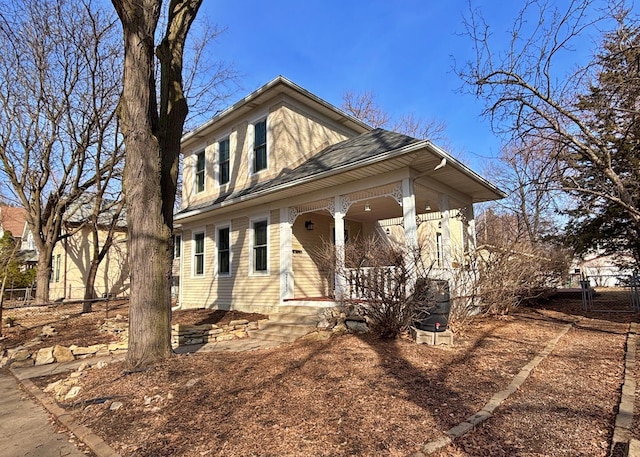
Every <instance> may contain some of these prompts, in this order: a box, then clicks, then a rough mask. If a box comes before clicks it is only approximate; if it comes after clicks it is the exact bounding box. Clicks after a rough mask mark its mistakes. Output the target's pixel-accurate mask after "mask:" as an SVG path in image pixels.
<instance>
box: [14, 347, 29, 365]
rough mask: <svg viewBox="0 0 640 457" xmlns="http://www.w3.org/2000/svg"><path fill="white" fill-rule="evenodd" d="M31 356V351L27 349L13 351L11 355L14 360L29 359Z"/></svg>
mask: <svg viewBox="0 0 640 457" xmlns="http://www.w3.org/2000/svg"><path fill="white" fill-rule="evenodd" d="M29 357H31V352H29V351H27V350H26V349H18V350H17V351H15V352H12V353H11V354H10V356H9V358H10V359H11V360H12V361H13V362H22V361H23V360H27V359H28V358H29Z"/></svg>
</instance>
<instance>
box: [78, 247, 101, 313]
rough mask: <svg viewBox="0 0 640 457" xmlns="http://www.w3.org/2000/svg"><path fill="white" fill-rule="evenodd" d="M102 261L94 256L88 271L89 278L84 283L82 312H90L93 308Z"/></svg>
mask: <svg viewBox="0 0 640 457" xmlns="http://www.w3.org/2000/svg"><path fill="white" fill-rule="evenodd" d="M99 265H100V261H99V260H98V259H96V258H94V259H93V260H92V261H91V265H90V266H89V271H88V272H87V280H86V281H85V283H84V302H82V312H83V313H90V312H91V308H92V303H93V302H92V300H93V299H94V298H96V293H95V285H96V275H97V274H98V266H99Z"/></svg>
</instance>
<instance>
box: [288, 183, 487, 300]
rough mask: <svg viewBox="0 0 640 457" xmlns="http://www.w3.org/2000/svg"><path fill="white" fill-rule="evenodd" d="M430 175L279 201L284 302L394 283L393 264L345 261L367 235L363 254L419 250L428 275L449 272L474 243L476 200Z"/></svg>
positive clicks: (358, 293) (353, 294) (354, 293)
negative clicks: (433, 182) (442, 186)
mask: <svg viewBox="0 0 640 457" xmlns="http://www.w3.org/2000/svg"><path fill="white" fill-rule="evenodd" d="M427 178H428V176H414V177H407V178H404V179H402V180H399V181H395V182H390V183H388V184H383V185H378V186H368V187H365V188H361V189H354V190H352V191H351V192H348V193H343V194H338V195H333V196H329V197H326V198H322V199H318V200H315V201H311V202H305V203H299V204H296V205H292V206H289V207H286V208H283V209H282V210H281V228H280V263H281V270H280V271H281V275H280V278H281V305H285V304H289V303H291V302H310V304H311V303H313V304H316V305H317V304H318V303H328V302H333V303H338V302H340V301H341V300H342V299H345V298H346V299H359V298H363V297H362V295H363V287H365V286H368V285H371V284H372V283H374V282H375V283H377V284H378V287H396V286H397V285H396V284H393V279H392V278H393V275H392V274H391V272H392V268H393V263H389V266H388V268H389V270H388V272H387V273H388V274H385V272H384V271H382V270H380V269H379V268H377V269H371V268H369V266H368V265H367V263H366V261H365V262H362V261H359V262H358V264H357V265H350V259H349V249H350V247H351V246H352V245H353V244H354V243H356V242H357V241H358V240H359V241H362V240H369V241H368V242H367V248H366V249H367V250H369V251H371V252H369V253H367V254H369V255H374V256H375V255H376V252H375V251H377V250H378V249H377V247H382V246H395V247H397V248H398V252H405V253H409V252H413V253H416V252H419V253H420V257H421V261H422V262H423V263H424V265H425V266H427V268H426V270H425V271H427V270H428V276H429V278H431V279H450V278H451V276H452V269H455V268H457V267H459V266H460V265H462V264H463V263H464V259H465V255H468V253H469V251H470V250H473V249H475V225H474V215H473V203H472V199H471V198H470V197H468V196H466V197H465V196H464V195H463V194H461V193H459V192H451V193H445V192H442V191H438V189H436V188H434V187H432V186H429V180H428V179H427ZM405 261H409V259H405ZM351 263H353V262H351ZM356 267H357V268H356ZM374 276H375V277H374Z"/></svg>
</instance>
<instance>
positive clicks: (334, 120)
mask: <svg viewBox="0 0 640 457" xmlns="http://www.w3.org/2000/svg"><path fill="white" fill-rule="evenodd" d="M182 153H183V154H184V166H183V189H182V208H181V210H180V211H179V212H178V213H177V214H176V217H175V220H176V223H177V224H179V225H180V227H181V229H182V233H181V235H180V236H179V237H177V239H180V240H181V243H182V244H181V246H179V247H178V250H177V252H179V253H180V254H179V259H178V261H179V270H180V290H179V303H180V305H181V306H182V307H184V308H193V307H216V308H222V309H229V308H233V309H240V310H246V311H259V312H273V311H277V308H278V306H279V305H282V304H286V303H290V302H291V301H292V300H297V301H298V302H297V303H305V301H307V302H311V301H312V300H314V299H318V298H325V299H326V298H328V297H332V298H340V297H343V296H345V294H348V293H349V292H348V291H349V284H346V279H345V278H344V277H343V276H341V277H338V276H335V277H331V275H329V276H328V275H327V272H326V271H323V270H322V268H321V266H320V264H319V262H318V259H317V258H315V256H314V252H317V250H318V249H319V248H320V247H321V246H322V244H323V242H325V241H327V240H331V241H332V242H333V243H334V246H335V253H336V262H338V263H340V264H341V265H344V258H343V256H344V245H345V243H348V242H349V239H354V238H355V237H363V236H365V237H366V236H382V237H390V238H393V237H395V238H396V239H398V240H400V241H401V242H403V243H406V244H407V246H408V247H411V246H412V245H415V244H416V243H418V242H419V240H427V241H426V242H427V245H429V246H431V248H430V251H431V253H430V255H431V256H432V257H433V259H434V262H435V264H436V267H438V268H440V269H441V270H442V271H443V272H445V271H446V270H450V269H451V268H455V267H456V265H459V264H460V262H462V260H461V259H463V257H464V254H465V252H468V251H469V250H470V249H474V246H475V226H474V216H473V204H474V203H477V202H483V201H489V200H495V199H499V198H502V197H504V194H503V193H502V192H501V191H500V190H499V189H497V188H496V187H495V186H494V185H493V184H491V183H490V182H488V181H487V180H485V179H483V178H482V177H481V176H479V175H478V174H476V173H474V172H473V171H471V170H470V169H469V168H467V167H466V166H465V165H463V164H462V163H460V162H459V161H458V160H456V159H454V158H453V157H451V156H450V155H449V154H448V153H447V152H445V151H444V150H442V149H441V148H439V147H438V146H436V145H435V144H433V143H432V142H430V141H428V140H419V139H416V138H411V137H409V136H406V135H401V134H399V133H395V132H391V131H387V130H383V129H372V128H371V127H369V126H368V125H366V124H364V123H362V122H360V121H359V120H357V119H355V118H354V117H352V116H350V115H348V114H346V113H344V112H343V111H341V110H339V109H337V108H336V107H334V106H333V105H331V104H330V103H328V102H326V101H324V100H322V99H321V98H319V97H317V96H316V95H314V94H312V93H310V92H308V91H307V90H305V89H303V88H302V87H300V86H298V85H296V84H294V83H293V82H291V81H289V80H287V79H286V78H283V77H281V76H280V77H277V78H275V79H274V80H272V81H270V82H269V83H267V84H266V85H264V86H263V87H261V88H259V89H258V90H256V91H254V92H252V93H251V94H249V95H247V96H246V97H245V98H243V99H242V100H240V101H239V102H237V103H235V104H234V105H232V106H230V107H229V108H227V109H226V110H224V111H222V112H221V113H219V114H218V115H216V116H215V117H214V118H213V119H211V120H210V121H209V122H207V123H205V124H204V125H202V126H200V127H198V128H196V129H195V130H193V131H191V132H189V133H187V134H186V135H185V136H184V138H183V141H182ZM456 258H458V259H459V261H457V260H456ZM443 274H445V273H443Z"/></svg>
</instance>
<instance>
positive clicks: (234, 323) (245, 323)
mask: <svg viewBox="0 0 640 457" xmlns="http://www.w3.org/2000/svg"><path fill="white" fill-rule="evenodd" d="M248 323H249V321H248V320H246V319H238V320H235V321H231V322H229V327H235V326H236V325H247V324H248Z"/></svg>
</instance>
